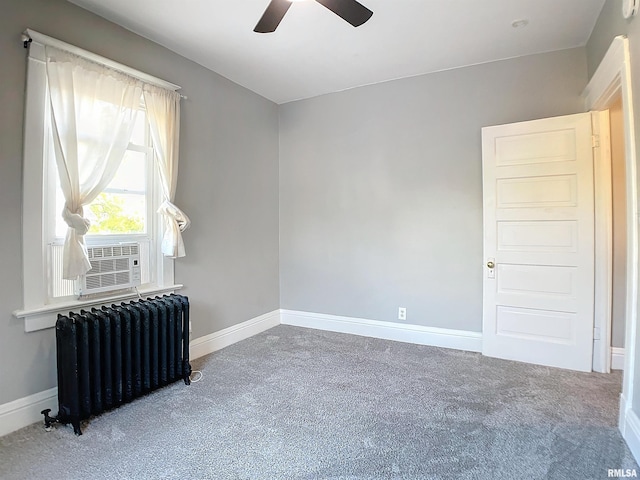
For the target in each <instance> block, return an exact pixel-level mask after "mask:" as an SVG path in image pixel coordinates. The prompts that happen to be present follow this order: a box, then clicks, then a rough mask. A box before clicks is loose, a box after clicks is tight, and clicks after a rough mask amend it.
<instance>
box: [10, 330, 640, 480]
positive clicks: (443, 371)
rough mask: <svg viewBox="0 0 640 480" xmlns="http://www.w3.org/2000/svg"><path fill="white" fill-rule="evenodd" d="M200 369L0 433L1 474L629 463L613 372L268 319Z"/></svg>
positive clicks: (314, 472)
mask: <svg viewBox="0 0 640 480" xmlns="http://www.w3.org/2000/svg"><path fill="white" fill-rule="evenodd" d="M194 367H197V368H200V369H201V370H203V372H204V379H203V380H202V381H201V382H199V383H195V384H193V385H191V386H189V387H187V386H185V385H184V384H182V383H176V384H173V385H171V386H169V387H167V388H164V389H162V390H160V391H157V392H155V393H152V394H151V395H148V396H146V397H145V398H143V399H140V400H137V401H135V402H133V403H131V404H128V405H125V406H123V407H120V408H118V409H116V410H114V411H111V412H108V413H106V414H103V415H101V416H99V417H96V418H93V419H91V420H90V421H89V422H87V423H86V424H85V425H84V428H83V431H84V435H82V436H81V437H76V436H74V434H73V429H72V428H71V427H68V426H67V427H64V426H58V427H57V428H56V429H55V430H54V431H53V432H50V433H46V432H45V431H44V430H43V428H42V426H41V425H33V426H30V427H27V428H24V429H22V430H20V431H18V432H15V433H13V434H11V435H8V436H5V437H3V438H0V478H2V479H5V480H9V479H50V480H53V479H81V478H82V479H137V478H142V479H147V478H149V479H160V478H167V479H168V478H176V479H178V478H180V479H391V478H394V479H395V478H398V479H479V480H482V479H487V480H488V479H491V480H497V479H509V480H513V479H604V478H607V469H609V468H635V469H636V471H637V472H638V474H640V469H638V466H637V464H636V463H635V461H634V460H633V457H632V456H631V453H630V452H629V450H628V448H627V447H626V445H625V444H624V442H623V440H622V438H621V436H620V433H619V432H618V430H617V428H616V422H617V415H618V397H619V392H620V388H621V375H620V373H619V372H617V373H613V374H610V375H600V374H584V373H574V372H568V371H563V370H557V369H551V368H545V367H537V366H532V365H525V364H520V363H515V362H508V361H502V360H496V359H490V358H485V357H482V356H481V355H479V354H475V353H468V352H460V351H456V350H446V349H439V348H433V347H424V346H418V345H408V344H403V343H398V342H389V341H383V340H376V339H370V338H364V337H357V336H350V335H343V334H336V333H328V332H320V331H315V330H309V329H302V328H296V327H290V326H278V327H276V328H273V329H271V330H269V331H267V332H264V333H262V334H260V335H257V336H255V337H253V338H250V339H248V340H245V341H243V342H240V343H238V344H235V345H232V346H230V347H228V348H226V349H224V350H222V351H220V352H217V353H214V354H213V355H209V356H208V357H205V358H203V359H200V360H199V361H197V362H194Z"/></svg>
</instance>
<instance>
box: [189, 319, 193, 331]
mask: <svg viewBox="0 0 640 480" xmlns="http://www.w3.org/2000/svg"><path fill="white" fill-rule="evenodd" d="M189 333H193V327H192V326H191V320H189Z"/></svg>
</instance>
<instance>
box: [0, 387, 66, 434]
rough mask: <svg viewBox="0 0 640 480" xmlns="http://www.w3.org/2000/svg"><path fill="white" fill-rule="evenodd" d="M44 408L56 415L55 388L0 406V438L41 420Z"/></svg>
mask: <svg viewBox="0 0 640 480" xmlns="http://www.w3.org/2000/svg"><path fill="white" fill-rule="evenodd" d="M45 408H50V409H51V410H52V413H53V414H54V415H55V414H56V413H57V408H58V389H57V388H56V387H54V388H50V389H49V390H45V391H43V392H38V393H34V394H33V395H29V396H28V397H23V398H19V399H18V400H14V401H12V402H9V403H5V404H3V405H0V437H2V436H4V435H7V434H9V433H11V432H15V431H16V430H19V429H21V428H23V427H26V426H28V425H31V424H32V423H36V422H37V421H38V420H42V418H43V417H42V415H41V414H40V412H41V411H42V410H44V409H45Z"/></svg>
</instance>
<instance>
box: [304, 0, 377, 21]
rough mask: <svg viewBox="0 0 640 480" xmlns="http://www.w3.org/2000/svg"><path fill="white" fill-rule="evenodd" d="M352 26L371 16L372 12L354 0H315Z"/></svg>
mask: <svg viewBox="0 0 640 480" xmlns="http://www.w3.org/2000/svg"><path fill="white" fill-rule="evenodd" d="M316 2H318V3H320V4H321V5H324V6H325V7H327V8H328V9H329V10H331V11H332V12H333V13H335V14H336V15H338V16H339V17H341V18H342V19H343V20H346V21H347V22H349V23H350V24H351V25H353V26H354V27H359V26H360V25H362V24H363V23H364V22H366V21H367V20H369V19H370V18H371V15H373V12H372V11H371V10H369V9H368V8H367V7H365V6H364V5H362V4H361V3H359V2H356V0H316Z"/></svg>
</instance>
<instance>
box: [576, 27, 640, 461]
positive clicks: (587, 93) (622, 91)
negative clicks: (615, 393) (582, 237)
mask: <svg viewBox="0 0 640 480" xmlns="http://www.w3.org/2000/svg"><path fill="white" fill-rule="evenodd" d="M582 96H583V98H584V100H585V106H586V108H587V110H595V111H602V110H607V109H608V108H609V107H610V106H611V105H612V103H613V101H614V100H615V99H617V98H618V96H620V97H621V98H622V115H623V121H624V146H625V168H626V206H627V213H626V215H627V217H626V223H627V259H626V263H627V277H626V306H625V318H626V325H625V360H624V374H623V382H622V394H621V395H620V413H619V417H618V427H619V428H620V431H621V432H622V435H623V437H624V438H625V440H627V442H628V443H629V444H630V446H631V442H632V441H634V443H635V440H636V438H637V433H636V432H637V431H638V430H640V422H637V417H635V416H634V415H629V413H632V412H631V408H632V405H633V400H634V397H635V394H636V392H635V385H634V375H635V372H634V369H635V357H636V342H635V337H636V332H637V328H638V325H637V324H638V322H637V318H636V317H637V313H638V222H637V218H638V190H637V180H636V174H637V168H636V148H635V147H636V141H635V130H634V118H633V96H632V91H631V65H630V57H629V41H628V40H627V38H626V37H625V36H618V37H616V38H614V40H613V42H612V43H611V46H610V47H609V49H608V50H607V53H606V54H605V56H604V58H603V59H602V62H601V63H600V65H599V66H598V69H597V70H596V72H595V73H594V75H593V77H592V78H591V80H590V81H589V84H588V85H587V87H586V88H585V90H584V92H583V94H582ZM596 211H598V209H596ZM609 214H611V213H609ZM611 254H612V245H611V242H609V244H608V245H607V246H606V248H602V249H600V248H596V264H602V262H605V263H606V262H607V260H606V258H607V257H608V258H609V259H610V258H612V257H611ZM603 256H605V258H603ZM611 268H612V264H611V261H609V262H608V268H607V269H605V271H601V272H599V274H600V275H605V274H610V271H609V270H610V269H611ZM595 295H596V297H595V300H596V302H607V301H608V302H609V305H608V306H609V308H608V311H609V312H610V299H608V300H607V298H605V297H606V295H605V294H604V292H602V291H596V292H595ZM598 321H600V323H602V322H604V323H605V327H604V328H607V329H608V330H607V331H610V329H611V315H610V313H609V315H608V317H607V318H605V319H596V325H595V326H598ZM600 326H601V328H602V325H600ZM600 343H601V345H600V350H601V351H599V352H595V351H594V356H595V355H600V356H602V355H603V353H602V350H604V351H605V352H608V355H609V358H610V355H611V353H610V352H611V345H610V342H609V344H607V345H604V343H605V342H600ZM605 354H606V353H605ZM634 419H635V420H634ZM630 421H631V423H630ZM631 430H633V431H634V433H632V432H631ZM627 433H628V434H627ZM636 448H640V444H638V445H636ZM633 450H634V449H633V448H632V451H633ZM636 451H640V450H636Z"/></svg>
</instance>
